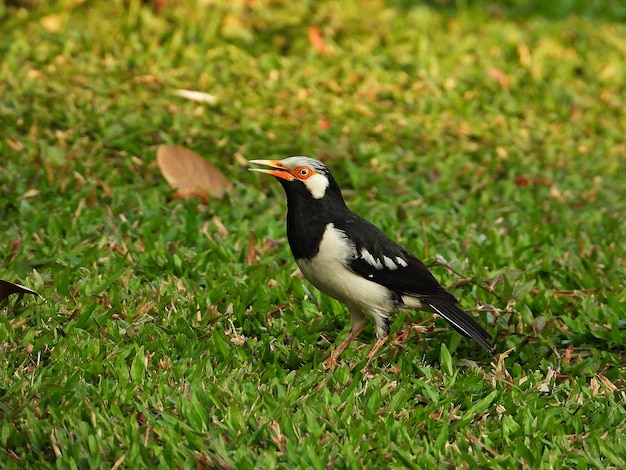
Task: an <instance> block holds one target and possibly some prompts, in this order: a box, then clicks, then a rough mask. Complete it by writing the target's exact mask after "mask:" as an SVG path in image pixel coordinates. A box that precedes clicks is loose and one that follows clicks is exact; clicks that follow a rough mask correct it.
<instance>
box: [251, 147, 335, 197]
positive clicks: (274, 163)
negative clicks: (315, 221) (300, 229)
mask: <svg viewBox="0 0 626 470" xmlns="http://www.w3.org/2000/svg"><path fill="white" fill-rule="evenodd" d="M250 163H253V164H255V165H264V166H267V167H269V168H250V171H256V172H258V173H265V174H268V175H272V176H275V177H276V178H278V180H279V181H280V183H281V184H282V185H283V187H284V188H285V192H286V193H287V197H290V196H291V195H297V194H305V195H307V194H308V195H310V197H312V198H313V199H322V198H324V197H325V196H327V195H328V193H329V188H331V189H330V192H334V191H338V190H339V188H338V187H337V184H336V183H335V181H334V180H333V177H332V175H331V174H330V170H329V169H328V168H326V165H324V164H323V163H322V162H320V161H318V160H315V159H313V158H309V157H301V156H297V157H289V158H285V159H283V160H250ZM303 190H305V191H304V192H303ZM339 196H341V193H340V192H339Z"/></svg>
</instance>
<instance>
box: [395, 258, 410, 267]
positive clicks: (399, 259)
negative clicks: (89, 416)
mask: <svg viewBox="0 0 626 470" xmlns="http://www.w3.org/2000/svg"><path fill="white" fill-rule="evenodd" d="M396 261H397V262H398V264H399V265H400V266H402V267H403V268H406V267H407V266H408V265H409V264H408V263H407V262H406V261H404V260H403V259H402V258H400V257H399V256H396Z"/></svg>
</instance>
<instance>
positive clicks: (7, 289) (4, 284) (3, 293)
mask: <svg viewBox="0 0 626 470" xmlns="http://www.w3.org/2000/svg"><path fill="white" fill-rule="evenodd" d="M11 294H32V295H36V296H37V297H39V298H43V297H41V296H40V295H39V294H38V293H37V292H35V291H34V290H31V289H29V288H28V287H24V286H20V285H19V284H13V283H12V282H9V281H5V280H4V279H0V304H1V303H2V302H4V301H5V300H6V299H7V298H8V297H9V296H10V295H11Z"/></svg>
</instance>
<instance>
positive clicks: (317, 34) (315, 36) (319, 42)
mask: <svg viewBox="0 0 626 470" xmlns="http://www.w3.org/2000/svg"><path fill="white" fill-rule="evenodd" d="M309 43H310V44H311V46H313V48H314V49H316V50H317V51H318V52H319V53H320V54H323V55H331V54H332V53H331V50H330V49H329V47H328V46H327V45H326V43H325V42H324V37H323V36H322V31H321V30H320V28H319V27H318V26H311V27H310V28H309Z"/></svg>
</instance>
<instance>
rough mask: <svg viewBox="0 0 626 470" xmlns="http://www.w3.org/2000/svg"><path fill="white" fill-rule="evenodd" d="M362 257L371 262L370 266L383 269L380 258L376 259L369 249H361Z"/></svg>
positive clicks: (368, 262)
mask: <svg viewBox="0 0 626 470" xmlns="http://www.w3.org/2000/svg"><path fill="white" fill-rule="evenodd" d="M361 257H362V258H363V259H364V260H365V261H366V262H367V264H369V265H370V266H372V267H374V268H376V269H383V263H381V262H380V260H379V259H376V258H374V257H373V256H372V254H371V253H370V252H369V251H367V250H366V249H365V248H362V249H361Z"/></svg>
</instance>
